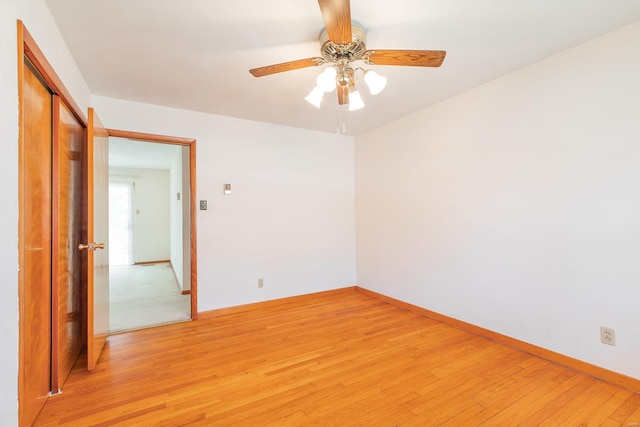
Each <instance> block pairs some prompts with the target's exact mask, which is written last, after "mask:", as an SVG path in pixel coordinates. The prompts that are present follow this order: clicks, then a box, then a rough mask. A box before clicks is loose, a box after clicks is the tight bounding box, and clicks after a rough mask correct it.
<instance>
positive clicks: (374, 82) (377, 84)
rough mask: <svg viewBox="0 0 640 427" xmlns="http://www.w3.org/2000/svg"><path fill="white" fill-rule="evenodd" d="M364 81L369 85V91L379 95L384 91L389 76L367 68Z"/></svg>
mask: <svg viewBox="0 0 640 427" xmlns="http://www.w3.org/2000/svg"><path fill="white" fill-rule="evenodd" d="M364 82H365V83H366V84H367V86H368V87H369V92H371V95H377V94H379V93H380V92H382V90H383V89H384V88H385V86H386V85H387V78H386V77H384V76H381V75H380V74H378V73H376V72H375V71H372V70H367V71H366V72H365V73H364Z"/></svg>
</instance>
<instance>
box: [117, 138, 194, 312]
mask: <svg viewBox="0 0 640 427" xmlns="http://www.w3.org/2000/svg"><path fill="white" fill-rule="evenodd" d="M107 133H108V134H109V136H112V137H118V138H128V139H134V140H137V141H145V142H154V143H159V144H173V145H182V146H187V147H189V192H190V196H191V197H190V200H191V203H190V205H191V206H190V209H189V211H190V221H191V239H190V240H191V244H190V247H191V320H198V268H197V267H198V257H197V252H198V245H197V235H198V233H197V230H196V215H197V211H196V140H195V139H193V138H182V137H178V136H167V135H157V134H152V133H142V132H131V131H126V130H121V129H107Z"/></svg>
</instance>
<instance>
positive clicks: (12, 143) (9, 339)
mask: <svg viewBox="0 0 640 427" xmlns="http://www.w3.org/2000/svg"><path fill="white" fill-rule="evenodd" d="M16 9H17V4H16V0H3V3H2V13H0V94H2V96H0V141H3V144H2V156H0V182H2V185H0V200H3V201H4V202H3V206H4V208H3V209H0V237H1V238H0V271H2V272H3V273H2V276H3V280H2V298H0V336H2V339H3V341H5V344H3V349H4V351H2V352H0V419H1V420H3V422H6V423H7V424H6V425H17V424H18V392H17V385H18V271H17V269H16V266H17V265H18V252H17V250H16V247H17V243H16V242H17V239H18V142H17V141H18V87H17V82H18V74H17V64H16V56H17V50H16V44H17V39H16V21H15V19H16V16H17V11H16Z"/></svg>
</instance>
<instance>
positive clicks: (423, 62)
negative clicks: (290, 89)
mask: <svg viewBox="0 0 640 427" xmlns="http://www.w3.org/2000/svg"><path fill="white" fill-rule="evenodd" d="M318 4H319V5H320V11H321V12H322V19H323V20H324V24H325V30H324V31H323V32H322V34H321V35H320V42H321V46H322V47H321V50H320V52H321V54H322V57H312V58H306V59H299V60H296V61H290V62H283V63H280V64H274V65H267V66H265V67H259V68H254V69H251V70H249V72H250V73H251V74H252V75H253V76H254V77H263V76H268V75H270V74H276V73H282V72H284V71H292V70H297V69H300V68H307V67H316V66H319V65H323V64H328V63H330V64H334V65H333V66H332V67H328V68H327V69H326V70H325V72H324V73H322V74H321V75H320V76H318V80H317V83H318V86H316V88H314V91H312V92H311V93H310V94H309V96H308V97H307V98H306V99H307V101H309V102H311V103H312V104H314V105H315V106H316V107H320V102H321V101H322V95H323V93H324V92H331V91H333V89H334V88H335V89H337V94H338V104H340V105H346V104H349V97H350V96H351V98H352V99H351V103H352V105H350V106H349V109H350V110H354V109H358V108H361V107H362V106H364V103H363V102H362V98H361V97H360V94H359V93H358V91H357V90H356V87H355V71H356V70H362V71H363V72H364V74H365V76H364V77H365V82H366V83H367V85H368V86H369V88H370V90H371V92H372V94H376V93H379V92H380V91H381V90H382V88H384V85H385V84H386V78H384V77H382V76H380V75H378V74H376V73H375V72H373V71H371V70H364V69H362V68H356V69H354V68H352V67H351V62H353V61H363V62H364V63H365V64H367V65H405V66H417V67H439V66H440V65H441V64H442V61H444V57H445V55H446V52H445V51H443V50H389V49H384V50H367V48H366V44H365V43H366V32H365V30H364V29H363V28H362V26H360V25H358V24H356V23H352V21H351V7H350V4H349V0H318ZM354 107H355V108H354Z"/></svg>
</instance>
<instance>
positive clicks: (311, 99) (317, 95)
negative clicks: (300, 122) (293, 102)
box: [305, 86, 324, 108]
mask: <svg viewBox="0 0 640 427" xmlns="http://www.w3.org/2000/svg"><path fill="white" fill-rule="evenodd" d="M323 96H324V90H322V88H321V87H320V86H316V87H314V88H313V90H312V91H311V92H310V93H309V95H307V97H306V98H305V101H307V102H308V103H309V104H311V105H313V106H314V107H316V108H320V104H322V97H323Z"/></svg>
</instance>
